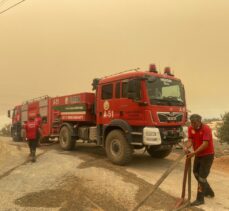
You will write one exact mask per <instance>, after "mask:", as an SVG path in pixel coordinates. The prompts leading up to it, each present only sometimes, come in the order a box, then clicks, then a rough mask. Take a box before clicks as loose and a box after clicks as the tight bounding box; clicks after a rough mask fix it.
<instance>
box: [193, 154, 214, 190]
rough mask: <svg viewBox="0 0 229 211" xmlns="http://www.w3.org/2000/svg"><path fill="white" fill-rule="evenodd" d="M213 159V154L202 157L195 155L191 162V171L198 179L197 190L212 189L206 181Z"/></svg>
mask: <svg viewBox="0 0 229 211" xmlns="http://www.w3.org/2000/svg"><path fill="white" fill-rule="evenodd" d="M213 160H214V154H211V155H206V156H203V157H195V159H194V164H193V173H194V176H195V178H196V180H197V181H198V192H202V193H205V192H206V191H209V190H212V189H211V187H210V185H209V184H208V182H207V177H208V175H209V173H210V169H211V166H212V163H213Z"/></svg>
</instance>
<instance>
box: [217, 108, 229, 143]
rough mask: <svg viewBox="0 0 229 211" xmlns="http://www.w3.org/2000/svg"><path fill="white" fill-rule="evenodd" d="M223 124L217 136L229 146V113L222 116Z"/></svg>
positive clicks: (218, 129)
mask: <svg viewBox="0 0 229 211" xmlns="http://www.w3.org/2000/svg"><path fill="white" fill-rule="evenodd" d="M222 121H223V123H222V124H221V125H219V126H218V128H217V136H218V138H219V139H220V140H221V141H222V142H226V143H228V144H229V112H226V113H225V114H224V115H222Z"/></svg>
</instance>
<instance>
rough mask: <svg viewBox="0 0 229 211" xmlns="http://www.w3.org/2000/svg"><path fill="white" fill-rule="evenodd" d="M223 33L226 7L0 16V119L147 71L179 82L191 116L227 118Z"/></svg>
mask: <svg viewBox="0 0 229 211" xmlns="http://www.w3.org/2000/svg"><path fill="white" fill-rule="evenodd" d="M15 2H17V1H15V0H13V1H7V2H6V4H0V11H1V10H3V9H4V8H6V7H7V6H9V5H11V4H13V3H15ZM228 25H229V1H227V0H219V1H217V2H216V1H213V0H208V1H207V0H193V1H182V0H174V1H168V0H160V1H156V0H142V1H137V0H126V1H121V0H116V1H111V0H110V1H109V0H93V1H89V0H79V1H73V0H66V1H64V2H58V1H53V0H49V1H48V2H47V1H44V0H40V1H29V0H28V1H25V2H24V3H22V4H20V5H19V6H17V7H15V8H13V9H11V10H9V11H8V12H6V13H4V14H2V15H0V27H1V33H0V38H1V39H0V45H1V48H0V58H1V60H0V73H1V83H0V90H1V91H0V100H1V101H0V115H2V114H5V113H6V112H7V110H8V109H12V108H13V107H14V106H15V105H17V104H20V103H22V102H23V101H25V100H28V99H31V98H35V97H39V96H42V95H49V96H60V95H65V94H72V93H77V92H85V91H91V83H92V79H93V78H95V77H97V78H99V77H103V76H106V75H111V74H114V73H117V72H121V71H123V70H128V69H132V68H137V67H140V68H141V70H147V69H148V66H149V64H150V63H154V64H156V65H157V67H158V69H159V70H161V71H163V68H164V67H165V66H170V67H171V69H172V71H173V72H174V73H175V75H176V77H178V78H180V79H181V80H182V82H183V83H184V85H185V89H186V99H187V105H188V106H187V107H188V109H189V110H190V111H191V112H192V113H199V114H201V115H202V116H203V117H205V118H206V117H209V118H210V117H219V116H220V115H221V114H224V113H225V112H226V111H229V108H228V105H229V98H228V97H225V93H226V91H227V90H228V81H227V79H228V78H229V72H228V69H229V61H228V55H229V40H228V37H229V28H228Z"/></svg>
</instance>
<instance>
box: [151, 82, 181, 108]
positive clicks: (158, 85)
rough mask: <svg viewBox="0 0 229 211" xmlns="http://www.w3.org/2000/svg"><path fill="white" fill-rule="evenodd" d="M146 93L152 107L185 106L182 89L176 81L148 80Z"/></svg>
mask: <svg viewBox="0 0 229 211" xmlns="http://www.w3.org/2000/svg"><path fill="white" fill-rule="evenodd" d="M147 91H148V96H149V99H150V104H152V105H174V106H183V105H185V99H184V88H183V85H182V84H181V82H180V81H178V80H172V79H168V78H154V79H153V80H150V79H148V80H147Z"/></svg>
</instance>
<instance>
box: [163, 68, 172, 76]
mask: <svg viewBox="0 0 229 211" xmlns="http://www.w3.org/2000/svg"><path fill="white" fill-rule="evenodd" d="M164 74H165V75H169V76H174V74H172V73H171V69H170V67H165V69H164Z"/></svg>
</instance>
